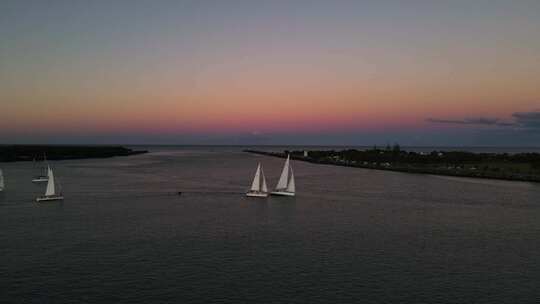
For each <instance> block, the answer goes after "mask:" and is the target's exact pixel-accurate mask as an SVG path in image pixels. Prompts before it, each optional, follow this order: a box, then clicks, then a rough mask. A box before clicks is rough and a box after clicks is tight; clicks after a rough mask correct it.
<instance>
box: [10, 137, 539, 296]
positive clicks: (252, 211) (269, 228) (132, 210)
mask: <svg viewBox="0 0 540 304" xmlns="http://www.w3.org/2000/svg"><path fill="white" fill-rule="evenodd" d="M151 149H152V150H153V151H154V152H153V153H150V154H146V155H137V156H132V157H121V158H112V159H92V160H75V161H57V162H52V165H53V166H54V168H55V169H56V170H55V173H56V175H57V176H58V178H59V179H60V183H61V184H62V188H63V191H64V194H65V197H66V200H65V201H64V202H61V203H59V202H49V203H42V204H36V203H34V202H33V199H34V198H35V197H36V196H38V195H41V194H42V192H43V191H44V188H45V185H34V184H32V183H31V182H30V180H31V177H32V175H33V174H34V171H33V169H32V164H31V163H22V162H21V163H6V164H1V166H2V168H3V169H4V173H5V176H6V183H7V185H6V186H7V189H6V191H5V193H2V194H0V218H1V220H0V244H1V246H2V247H1V250H0V273H1V275H0V286H1V287H0V290H1V292H0V302H7V303H9V302H12V303H20V302H28V303H66V302H70V303H87V302H91V303H96V302H109V303H164V302H178V303H224V302H229V303H470V302H474V303H495V302H497V303H501V302H509V303H527V302H529V303H535V302H537V300H538V299H539V298H540V289H539V288H538V282H539V281H540V242H539V241H538V240H539V239H540V220H539V219H540V185H539V184H531V183H521V182H506V181H491V180H477V179H463V178H451V177H440V176H429V175H413V174H405V173H396V172H387V171H373V170H364V169H357V168H346V167H333V166H326V165H316V164H310V163H305V162H297V161H293V162H292V165H293V167H294V170H295V171H294V172H295V177H296V185H297V190H298V196H297V197H296V198H293V199H291V198H278V197H270V198H268V199H266V200H264V199H262V200H261V199H248V198H245V197H244V196H243V194H242V193H243V192H244V191H245V190H246V189H247V188H248V187H249V185H250V183H251V179H252V177H253V174H254V171H255V169H256V164H257V162H258V161H260V162H262V164H263V166H264V169H265V173H266V175H267V178H268V180H269V186H271V187H272V186H273V185H274V184H275V183H276V182H277V179H278V176H279V173H280V171H281V167H282V162H283V160H282V159H277V158H271V157H265V156H259V155H251V154H246V153H242V152H240V150H239V149H240V148H231V147H229V148H204V147H198V148H196V147H188V148H174V147H166V148H163V147H162V148H151ZM176 191H184V193H183V195H182V196H177V195H174V192H176Z"/></svg>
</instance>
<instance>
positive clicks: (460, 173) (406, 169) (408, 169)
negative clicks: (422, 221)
mask: <svg viewBox="0 0 540 304" xmlns="http://www.w3.org/2000/svg"><path fill="white" fill-rule="evenodd" d="M243 152H247V153H252V154H259V155H264V156H271V157H278V158H286V157H287V154H286V153H284V152H266V151H258V150H249V149H247V150H243ZM290 157H291V159H292V160H297V161H304V162H308V163H313V164H320V165H332V166H340V167H351V168H361V169H371V170H381V171H393V172H402V173H411V174H426V175H439V176H452V177H467V178H478V179H493V180H505V181H519V182H533V183H540V176H519V175H504V176H501V175H499V176H497V175H494V174H482V173H480V172H468V171H465V170H437V169H434V168H421V167H418V166H414V164H402V165H401V166H393V167H386V166H383V165H382V164H376V165H373V164H367V165H365V164H358V163H355V164H352V163H347V162H343V161H337V160H328V159H315V158H312V157H309V156H307V157H306V156H298V155H295V154H293V153H290Z"/></svg>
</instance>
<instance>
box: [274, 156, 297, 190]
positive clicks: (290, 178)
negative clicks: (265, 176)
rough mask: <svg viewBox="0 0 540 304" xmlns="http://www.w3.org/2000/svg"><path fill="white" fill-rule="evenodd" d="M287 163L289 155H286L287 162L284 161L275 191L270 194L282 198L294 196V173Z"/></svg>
mask: <svg viewBox="0 0 540 304" xmlns="http://www.w3.org/2000/svg"><path fill="white" fill-rule="evenodd" d="M289 163H290V155H287V160H286V161H285V165H284V166H283V171H281V176H280V177H279V181H278V183H277V186H276V190H275V191H273V192H272V193H270V194H272V195H282V196H294V195H295V192H296V185H295V183H294V173H293V169H292V167H291V166H290V164H289Z"/></svg>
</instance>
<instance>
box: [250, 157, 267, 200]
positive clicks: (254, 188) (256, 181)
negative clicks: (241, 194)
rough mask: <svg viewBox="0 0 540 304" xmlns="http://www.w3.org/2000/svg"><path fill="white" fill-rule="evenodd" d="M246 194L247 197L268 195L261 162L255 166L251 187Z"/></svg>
mask: <svg viewBox="0 0 540 304" xmlns="http://www.w3.org/2000/svg"><path fill="white" fill-rule="evenodd" d="M246 196H249V197H267V196H268V187H267V186H266V178H265V177H264V172H263V169H262V166H261V164H260V163H259V165H258V166H257V171H256V172H255V177H254V178H253V182H252V183H251V189H249V191H248V192H247V193H246Z"/></svg>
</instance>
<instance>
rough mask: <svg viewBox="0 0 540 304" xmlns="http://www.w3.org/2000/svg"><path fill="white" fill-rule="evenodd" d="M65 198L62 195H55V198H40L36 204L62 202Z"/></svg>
mask: <svg viewBox="0 0 540 304" xmlns="http://www.w3.org/2000/svg"><path fill="white" fill-rule="evenodd" d="M63 199H64V197H63V196H61V195H54V196H40V197H38V198H36V202H47V201H61V200H63Z"/></svg>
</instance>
